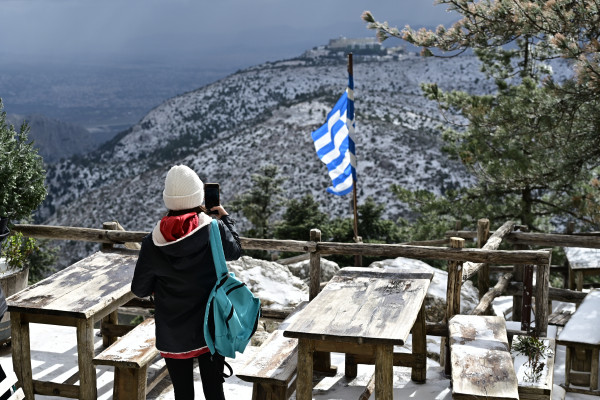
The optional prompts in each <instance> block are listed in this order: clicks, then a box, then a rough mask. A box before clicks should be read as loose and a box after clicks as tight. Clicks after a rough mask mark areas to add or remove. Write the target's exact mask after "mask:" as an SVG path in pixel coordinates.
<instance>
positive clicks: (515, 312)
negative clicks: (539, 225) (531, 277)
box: [512, 227, 528, 321]
mask: <svg viewBox="0 0 600 400" xmlns="http://www.w3.org/2000/svg"><path fill="white" fill-rule="evenodd" d="M521 229H523V227H522V228H521ZM514 249H515V250H527V249H528V246H527V245H522V244H515V245H514ZM523 274H524V271H523V266H522V265H515V266H514V267H513V281H514V282H517V283H523ZM522 311H523V296H522V295H520V294H516V295H514V296H513V306H512V320H513V321H521V318H522V316H521V314H522Z"/></svg>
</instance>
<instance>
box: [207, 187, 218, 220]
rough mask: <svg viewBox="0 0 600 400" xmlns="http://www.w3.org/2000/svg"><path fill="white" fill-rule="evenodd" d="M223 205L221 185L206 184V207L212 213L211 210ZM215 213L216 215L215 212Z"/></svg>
mask: <svg viewBox="0 0 600 400" xmlns="http://www.w3.org/2000/svg"><path fill="white" fill-rule="evenodd" d="M218 205H221V199H220V195H219V184H218V183H205V184H204V207H206V209H207V210H208V212H209V214H210V213H211V211H210V209H211V208H213V207H216V206H218ZM213 213H216V212H214V211H213Z"/></svg>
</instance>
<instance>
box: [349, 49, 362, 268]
mask: <svg viewBox="0 0 600 400" xmlns="http://www.w3.org/2000/svg"><path fill="white" fill-rule="evenodd" d="M348 75H349V76H352V79H353V80H354V71H353V66H352V53H348ZM352 118H353V119H354V120H356V111H355V112H354V115H353V116H352ZM352 179H353V180H354V181H353V182H352V204H353V206H354V207H353V208H354V242H356V243H360V242H362V239H361V238H360V237H359V236H358V208H357V200H356V198H357V196H356V180H355V179H354V176H353V177H352ZM354 266H355V267H362V257H361V256H360V255H355V256H354Z"/></svg>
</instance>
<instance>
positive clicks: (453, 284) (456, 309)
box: [440, 237, 465, 376]
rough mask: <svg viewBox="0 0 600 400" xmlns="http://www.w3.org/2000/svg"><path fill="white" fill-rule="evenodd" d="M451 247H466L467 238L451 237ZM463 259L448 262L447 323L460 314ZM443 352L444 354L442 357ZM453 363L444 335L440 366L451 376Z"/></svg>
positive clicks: (446, 338)
mask: <svg viewBox="0 0 600 400" xmlns="http://www.w3.org/2000/svg"><path fill="white" fill-rule="evenodd" d="M450 247H451V248H453V249H462V248H464V247H465V240H464V239H462V238H457V237H451V238H450ZM462 264H463V263H462V261H449V262H448V284H447V288H446V318H445V320H446V323H449V321H450V319H451V318H452V317H453V316H455V315H456V314H460V290H461V288H462ZM442 354H443V355H444V356H443V357H442ZM451 365H452V363H451V362H450V342H449V338H448V337H442V341H441V348H440V366H443V367H444V371H445V373H446V375H448V376H450V374H451V371H450V367H451Z"/></svg>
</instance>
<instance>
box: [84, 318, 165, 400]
mask: <svg viewBox="0 0 600 400" xmlns="http://www.w3.org/2000/svg"><path fill="white" fill-rule="evenodd" d="M155 342H156V338H155V331H154V318H148V319H146V320H144V322H142V323H141V324H139V325H137V326H136V327H135V328H134V329H132V330H131V331H130V332H129V333H127V334H126V335H125V336H123V337H121V338H120V339H119V340H117V341H116V342H115V343H113V344H112V345H110V346H109V347H108V348H106V349H105V350H104V351H102V352H101V353H100V354H98V355H97V356H96V357H94V364H95V365H110V366H114V367H115V379H114V388H113V399H114V400H119V399H120V400H134V399H135V400H142V399H145V398H146V394H147V393H148V392H150V390H152V389H153V388H154V386H156V384H157V383H158V382H160V380H161V379H162V378H164V377H165V376H166V375H167V374H168V371H167V367H166V365H165V364H164V360H162V359H161V358H160V356H159V353H158V350H157V349H156V347H155ZM155 360H158V361H156V362H155ZM151 364H154V365H152V368H150V366H151Z"/></svg>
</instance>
